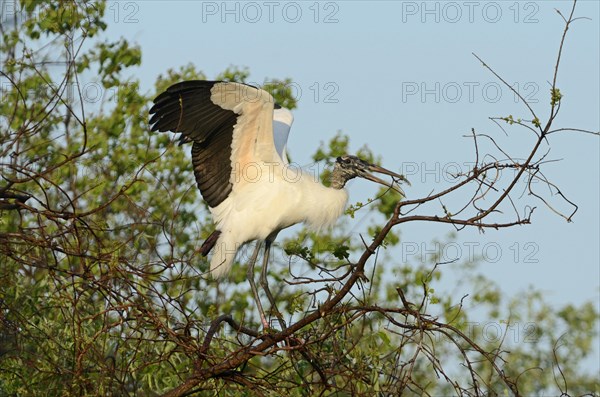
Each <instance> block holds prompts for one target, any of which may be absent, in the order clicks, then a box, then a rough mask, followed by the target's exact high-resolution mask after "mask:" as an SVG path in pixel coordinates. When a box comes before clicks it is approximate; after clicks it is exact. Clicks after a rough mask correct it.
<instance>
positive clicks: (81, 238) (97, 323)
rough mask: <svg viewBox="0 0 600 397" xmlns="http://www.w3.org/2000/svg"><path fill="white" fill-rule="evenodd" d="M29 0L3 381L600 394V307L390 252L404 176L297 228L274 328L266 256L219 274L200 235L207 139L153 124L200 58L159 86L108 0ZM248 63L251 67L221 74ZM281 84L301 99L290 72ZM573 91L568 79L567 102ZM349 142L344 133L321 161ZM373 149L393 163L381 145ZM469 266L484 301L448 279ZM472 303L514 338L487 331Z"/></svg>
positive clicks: (7, 264) (113, 388)
mask: <svg viewBox="0 0 600 397" xmlns="http://www.w3.org/2000/svg"><path fill="white" fill-rule="evenodd" d="M19 10H20V12H19V18H16V17H15V19H14V20H13V21H7V22H6V23H3V24H2V25H0V34H1V35H2V42H1V43H0V47H1V50H2V53H3V54H5V55H6V56H5V57H3V60H2V66H1V72H0V79H1V80H0V81H1V82H2V85H1V87H2V92H1V95H2V98H3V100H2V101H1V102H0V140H1V142H2V143H1V146H0V168H1V169H2V181H0V216H1V217H0V256H1V258H2V259H1V263H2V266H1V267H0V394H1V395H15V396H20V395H65V396H70V395H73V396H75V395H76V396H84V395H157V394H161V393H168V392H171V394H172V395H177V393H178V392H181V393H180V394H183V392H184V389H185V390H191V391H196V392H198V393H199V394H206V395H248V394H272V395H275V394H276V395H281V394H284V393H286V394H289V395H298V396H303V395H313V394H318V393H322V394H334V395H340V396H342V395H360V394H362V395H373V394H375V393H384V394H400V393H405V394H418V395H421V394H429V395H438V394H444V395H446V394H457V395H470V394H477V393H480V394H481V393H482V392H483V393H487V394H490V395H498V394H504V393H509V392H513V393H514V391H515V390H517V389H518V391H519V393H521V394H527V395H529V394H533V393H540V394H558V393H559V391H560V392H565V393H569V394H572V395H576V394H583V393H596V394H598V393H600V384H599V383H598V381H597V379H596V378H595V377H594V375H593V374H586V373H585V372H584V371H582V369H581V367H580V365H579V363H580V360H581V359H582V358H585V357H587V356H588V355H589V354H590V353H591V352H592V349H591V346H592V344H593V343H594V342H597V335H596V334H595V332H596V330H595V326H596V324H597V322H598V320H599V315H598V312H597V309H596V307H595V306H594V305H593V304H592V303H585V304H583V305H581V306H580V307H574V306H572V305H565V306H564V307H560V308H553V307H551V306H549V305H548V303H547V302H545V300H544V297H543V295H542V294H541V293H540V292H539V291H536V290H530V291H524V292H523V293H522V295H521V296H517V297H513V298H512V299H508V298H507V297H506V296H504V295H503V294H502V292H501V289H500V286H498V285H496V284H495V283H494V282H493V281H491V280H488V279H485V278H483V277H482V276H481V275H479V274H478V273H477V272H476V269H477V267H476V264H474V263H460V264H452V265H451V266H452V268H448V267H444V266H438V262H439V261H438V260H437V259H438V258H433V259H432V260H431V261H430V262H422V263H404V262H402V261H401V260H399V259H398V258H396V257H394V255H393V250H391V249H390V250H384V249H383V248H385V247H393V246H394V245H397V244H398V243H399V242H400V239H401V236H400V235H399V234H398V233H397V232H394V231H393V230H391V229H392V226H393V225H392V224H390V223H389V221H388V220H394V219H396V220H399V219H400V218H398V215H399V210H400V206H399V203H407V202H406V201H404V202H403V201H402V197H401V196H400V195H399V194H397V193H395V192H393V191H387V190H381V191H380V192H378V194H377V196H376V197H374V198H373V199H372V200H370V201H369V202H368V203H353V204H352V206H351V207H350V209H349V211H348V214H347V216H346V217H344V219H342V220H341V221H340V223H339V226H338V227H337V228H336V229H334V230H330V231H322V232H321V233H319V234H315V233H314V232H310V231H308V230H300V231H299V232H298V233H297V234H296V235H294V236H292V237H288V238H287V239H284V240H282V242H281V243H280V244H279V245H278V247H276V253H275V254H274V256H275V258H276V263H277V264H276V265H275V266H271V270H270V279H271V285H272V287H271V289H272V291H273V292H274V294H275V295H276V296H277V301H278V302H279V307H278V308H279V310H280V311H281V312H282V313H284V317H285V319H286V321H287V323H288V324H291V326H290V328H289V329H286V330H283V331H285V332H278V331H280V330H278V329H277V326H278V325H276V324H274V328H273V330H272V331H273V333H274V334H273V335H271V336H269V335H266V336H265V335H263V334H261V333H259V332H257V331H255V330H256V329H257V327H258V318H257V313H255V310H254V306H253V304H252V300H251V297H250V294H249V288H248V286H247V282H246V280H245V268H244V266H243V264H244V261H245V259H247V258H248V255H249V253H250V252H249V251H248V252H243V253H242V255H241V256H240V257H239V258H238V263H236V265H235V266H234V268H233V270H232V272H231V275H230V277H229V279H228V280H225V281H218V282H217V281H214V280H210V279H209V278H208V277H207V276H206V271H207V262H206V259H205V258H203V257H201V256H200V255H199V254H198V253H197V250H198V248H199V244H200V243H201V242H202V241H203V239H204V238H206V237H207V236H208V235H209V234H210V232H211V231H212V225H211V222H210V218H209V216H208V213H207V211H206V207H205V206H203V205H201V204H199V203H201V198H200V196H199V194H198V192H197V189H196V187H195V181H194V178H193V175H192V173H191V167H190V161H189V154H188V153H187V151H188V150H189V149H188V148H186V149H185V150H181V149H182V148H178V147H177V146H176V145H175V144H174V142H175V138H174V137H172V136H170V135H167V134H151V133H149V131H148V125H147V121H148V119H147V112H148V108H149V103H150V102H151V100H152V98H153V97H155V95H156V94H158V93H159V92H161V91H162V90H164V89H165V88H166V87H168V86H169V85H170V84H172V83H174V82H177V81H181V80H188V79H203V78H206V76H205V75H204V74H203V73H202V72H201V71H199V70H197V69H196V68H195V66H193V65H184V66H182V67H180V68H179V69H177V70H167V71H166V72H165V74H164V75H161V76H158V78H157V81H156V84H155V87H154V90H153V92H151V93H142V92H140V88H139V87H140V82H139V81H138V80H137V79H136V78H135V77H133V76H134V71H135V70H136V68H138V67H140V65H141V60H142V58H141V50H140V49H139V48H138V47H136V46H135V45H133V44H131V43H130V42H129V41H127V40H126V39H120V40H118V41H115V42H109V41H106V40H103V39H98V38H96V37H97V36H98V33H100V32H102V31H104V30H105V29H107V28H108V26H107V24H106V22H105V19H104V11H105V3H103V2H91V1H90V2H88V1H83V2H71V1H60V2H52V1H35V2H34V1H21V2H20V9H19ZM84 43H85V45H84ZM49 61H51V62H54V64H56V63H59V64H60V65H61V66H62V68H61V69H59V70H58V71H57V69H55V68H51V67H49V66H47V65H48V64H49V63H48V62H49ZM249 76H250V72H249V71H248V70H247V69H243V68H237V67H233V66H232V67H229V68H227V69H226V70H225V71H224V72H223V73H222V74H221V75H219V76H215V78H216V79H225V80H235V81H247V79H248V78H249ZM266 81H267V82H268V83H267V84H265V85H264V88H265V89H267V90H268V91H270V92H272V93H273V95H274V97H275V99H276V101H277V102H278V103H281V104H282V105H284V106H287V107H290V108H293V107H295V106H296V102H295V100H294V98H293V97H292V93H291V91H290V90H289V87H290V82H291V80H290V79H289V78H282V79H270V80H269V79H267V80H266ZM92 89H96V91H92ZM92 92H96V93H97V95H94V96H92V94H91V93H92ZM562 102H563V101H562V95H561V94H560V91H559V90H558V88H556V87H553V88H552V97H551V105H552V106H553V107H554V106H555V105H557V104H559V103H562ZM554 116H555V115H553V117H554ZM511 120H513V119H512V116H511ZM518 120H519V122H518V123H517V122H515V123H517V124H519V123H520V119H518ZM533 120H537V123H536V122H533V123H534V124H535V126H536V127H538V128H539V127H540V125H541V124H540V121H539V119H538V118H537V117H535V118H533ZM511 124H512V123H511ZM348 149H349V138H348V137H347V136H346V135H343V134H341V133H338V134H337V135H336V136H334V137H333V138H332V139H331V140H330V141H329V142H326V143H324V144H323V145H322V147H321V148H319V149H318V151H317V153H316V154H315V155H314V157H313V158H314V161H315V162H325V163H326V164H328V163H327V162H328V161H329V159H331V158H335V157H336V156H339V155H342V154H344V153H346V152H347V151H348ZM358 154H359V155H360V156H361V157H363V158H365V159H367V160H370V161H372V162H379V161H380V159H379V158H376V157H375V156H374V155H373V153H371V151H370V150H369V149H368V148H367V147H366V146H365V147H363V148H361V149H360V150H359V153H358ZM478 164H479V163H478ZM482 167H484V165H483V164H482ZM524 168H526V167H524ZM322 178H323V181H324V182H327V180H328V173H327V172H326V173H324V174H323V175H322ZM403 205H404V204H403ZM357 211H369V224H368V225H367V226H366V230H367V232H368V234H369V236H370V237H360V236H356V235H350V233H349V232H348V230H349V225H350V224H351V222H352V217H353V216H354V214H355V213H356V212H357ZM459 213H460V212H459V211H454V214H449V213H448V212H446V218H445V219H446V220H447V221H448V222H450V221H451V219H450V218H451V217H454V216H455V215H458V214H459ZM451 215H452V216H451ZM439 218H444V215H442V216H440V217H439ZM439 218H438V220H439ZM453 225H455V226H456V225H460V224H459V223H457V224H454V223H453ZM481 227H485V225H484V224H481ZM365 236H366V235H365ZM450 241H451V239H450ZM365 247H367V248H366V251H365ZM371 247H374V248H371ZM249 250H250V248H249ZM371 251H372V252H371ZM375 252H377V253H379V254H380V255H379V256H378V257H377V258H376V259H374V260H370V261H368V262H367V260H369V259H370V257H371V255H372V254H373V253H375ZM383 263H385V266H383ZM292 265H293V266H292ZM365 266H366V267H365ZM384 268H387V269H394V270H392V271H387V272H386V271H384V270H383V269H384ZM357 269H359V270H357ZM447 269H448V270H447ZM450 272H452V273H456V272H462V273H461V274H462V280H463V282H464V283H467V284H468V285H470V286H472V289H473V291H474V293H473V295H472V297H470V298H468V299H460V298H459V297H457V296H455V295H453V294H448V295H444V294H440V293H438V292H436V291H438V290H439V285H440V284H442V282H443V281H444V280H445V277H447V274H448V273H450ZM348 280H353V281H352V283H350V282H349V281H348ZM343 292H345V294H342V293H343ZM338 296H339V297H340V299H339V300H337V301H336V300H335V299H337V298H336V297H338ZM467 303H470V304H471V305H473V306H477V307H478V310H479V311H481V310H483V311H485V312H486V318H487V319H488V320H487V323H489V324H493V327H494V328H493V329H494V330H496V329H499V330H500V332H501V337H499V335H498V334H493V335H492V336H493V337H490V334H489V333H486V332H484V329H481V328H480V327H477V326H474V324H478V323H477V321H476V320H475V319H474V316H475V314H474V313H473V311H471V310H467V307H466V305H467ZM309 320H310V321H309ZM224 323H227V324H228V326H224V325H223V324H224ZM524 324H525V326H524ZM527 324H531V327H528V326H527ZM490 329H491V328H490ZM516 332H518V335H519V337H514V336H515V335H517V333H516ZM511 337H513V338H512V339H511ZM277 338H280V339H277ZM273 341H275V342H273ZM277 342H279V343H277ZM262 346H267V347H268V349H267V348H265V347H262ZM260 349H263V350H260ZM253 350H255V351H257V352H262V354H252V353H251V351H253ZM236 360H237V361H236ZM238 361H239V363H238V364H237V365H234V366H232V367H228V365H229V364H228V363H231V362H238ZM498 369H500V370H498ZM202 371H205V372H202ZM207 371H208V372H207ZM211 371H212V372H211ZM219 371H220V372H219ZM201 373H208V375H207V376H205V377H204V378H201V377H200V375H198V374H201ZM510 382H514V384H516V385H517V388H513V387H512V384H511V383H510ZM190 385H191V386H190ZM188 386H190V387H188ZM186 388H187V389H186Z"/></svg>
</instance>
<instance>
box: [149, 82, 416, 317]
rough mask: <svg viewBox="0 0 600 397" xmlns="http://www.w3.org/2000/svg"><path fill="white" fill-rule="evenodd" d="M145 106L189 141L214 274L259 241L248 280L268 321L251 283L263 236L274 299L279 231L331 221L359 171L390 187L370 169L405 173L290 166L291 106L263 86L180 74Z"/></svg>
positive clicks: (354, 162) (350, 166) (357, 163)
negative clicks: (205, 209) (272, 265)
mask: <svg viewBox="0 0 600 397" xmlns="http://www.w3.org/2000/svg"><path fill="white" fill-rule="evenodd" d="M150 113H151V114H153V116H152V118H151V120H150V124H152V130H153V131H172V132H180V133H181V136H180V143H181V144H183V143H187V142H192V143H193V145H192V162H193V165H194V174H195V177H196V182H197V184H198V188H199V189H200V192H201V193H202V197H203V198H204V200H205V201H206V202H207V204H208V206H209V208H210V211H211V214H212V217H213V220H214V223H215V232H213V234H212V235H211V236H210V237H209V238H208V239H207V240H206V241H205V243H204V244H203V246H202V248H201V253H202V254H203V255H206V254H208V253H209V251H211V250H212V251H213V256H212V258H211V261H210V272H211V274H212V276H213V277H220V276H223V275H225V274H227V272H228V271H229V269H230V268H231V265H232V263H233V261H234V259H235V256H236V253H237V252H238V251H239V249H240V248H241V246H242V245H244V244H245V243H247V242H250V241H253V240H258V242H259V244H257V247H256V249H255V251H254V254H253V255H252V258H251V259H250V260H249V267H248V280H249V281H250V286H251V287H252V292H253V295H254V298H255V301H256V303H257V306H258V310H259V313H260V315H261V321H262V323H263V325H264V326H265V327H267V322H266V318H265V315H264V312H263V310H262V305H261V303H260V299H259V297H258V291H257V289H256V285H255V283H254V264H255V262H256V258H257V256H258V251H259V247H260V243H262V242H265V243H266V247H265V248H266V249H265V255H264V262H263V268H262V272H261V285H262V286H263V289H264V290H265V293H266V294H267V297H268V298H269V301H270V302H271V304H272V306H274V305H275V303H274V299H273V297H272V295H271V293H270V291H269V289H268V284H267V272H266V269H267V262H268V257H269V249H270V246H271V243H272V242H273V240H274V239H275V237H276V236H277V233H279V231H281V230H282V229H285V228H287V227H290V226H292V225H295V224H297V223H306V224H307V225H308V226H309V227H311V228H312V229H316V230H318V229H321V228H323V227H327V226H331V225H333V224H334V223H335V221H336V220H337V219H338V218H339V216H340V215H341V214H342V212H343V211H344V208H345V206H346V203H347V201H348V194H347V193H346V191H345V189H344V186H345V184H346V181H348V180H349V179H352V178H354V177H357V176H360V177H363V178H367V179H370V180H372V181H375V182H378V183H382V184H384V185H387V186H390V187H392V188H396V187H395V186H397V185H395V183H391V184H390V183H387V182H385V181H383V180H381V179H379V178H377V177H375V176H373V175H372V174H371V173H370V172H379V173H384V174H387V175H391V176H392V177H396V178H399V179H404V178H403V177H402V176H401V175H398V174H396V173H393V172H391V171H388V170H386V169H384V168H381V167H378V166H376V165H373V164H370V163H367V162H366V161H363V160H361V159H359V158H358V157H355V156H348V155H346V156H341V157H338V158H337V159H336V162H335V165H334V169H333V171H332V174H331V185H330V186H329V187H326V186H324V185H323V184H321V182H320V181H319V178H318V176H316V175H310V174H308V173H302V171H301V170H300V169H299V168H298V167H292V166H290V164H289V162H288V158H287V153H286V150H287V137H288V134H289V130H290V127H291V125H292V122H293V117H292V114H291V112H290V111H289V110H287V109H283V108H281V107H278V106H276V105H275V104H274V101H273V97H272V96H271V95H270V94H269V93H267V92H266V91H264V90H261V89H259V88H256V87H252V86H249V85H246V84H241V83H232V82H222V81H204V80H194V81H184V82H181V83H178V84H175V85H172V86H171V87H169V88H168V89H167V90H166V91H165V92H163V93H162V94H160V95H159V96H158V97H156V99H155V100H154V106H153V107H152V109H150ZM279 320H280V322H281V323H282V324H283V320H282V319H281V317H279Z"/></svg>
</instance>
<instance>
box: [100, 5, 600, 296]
mask: <svg viewBox="0 0 600 397" xmlns="http://www.w3.org/2000/svg"><path fill="white" fill-rule="evenodd" d="M555 8H557V9H559V10H561V11H562V12H563V13H565V14H566V13H568V12H569V11H570V8H571V3H570V2H564V1H553V2H547V1H538V2H514V1H506V2H504V1H498V2H485V1H484V2H478V1H474V2H421V1H417V2H412V1H404V2H401V1H399V2H392V1H379V2H378V1H370V2H366V1H335V2H314V1H308V2H290V1H264V2H263V1H258V2H221V1H216V2H211V1H204V2H201V1H169V2H167V1H137V2H134V1H121V2H114V3H111V4H110V5H109V7H108V9H107V16H108V20H109V31H108V32H107V34H108V35H110V36H111V37H112V36H115V37H117V36H125V37H127V38H128V39H129V40H130V41H132V42H137V43H138V44H139V45H141V48H142V50H143V64H142V67H141V68H139V70H138V73H137V75H138V77H139V78H140V79H141V81H142V84H143V87H144V89H146V90H150V89H151V87H152V84H153V83H154V81H155V79H156V77H157V76H158V75H159V74H161V73H164V72H165V71H166V70H167V69H168V68H177V67H179V66H181V65H185V64H187V63H190V62H191V63H194V64H195V65H196V66H197V68H198V69H199V70H202V71H204V72H205V73H206V75H207V76H208V77H209V78H210V77H214V76H216V75H217V74H218V73H219V72H221V71H223V70H224V69H225V68H226V67H227V66H230V65H237V66H246V67H248V68H249V70H250V71H251V76H250V80H251V81H252V82H256V83H258V84H262V83H263V82H264V81H265V79H268V78H285V77H290V78H291V79H292V80H293V82H294V83H293V84H294V88H295V89H296V90H297V93H298V94H297V98H298V99H299V103H298V109H296V110H295V124H294V126H293V128H292V133H291V135H290V140H289V145H288V147H289V151H290V153H291V155H292V157H293V159H294V160H295V161H297V162H299V163H300V164H309V163H310V155H311V154H312V153H314V151H315V150H316V148H317V147H318V145H319V142H320V141H327V140H328V139H329V138H330V137H332V136H334V135H335V133H336V132H337V131H339V130H341V131H342V132H344V133H345V134H348V135H349V136H350V137H351V144H352V148H353V150H356V149H358V148H359V147H360V146H362V145H363V144H365V143H366V144H368V145H369V147H370V148H371V149H372V150H373V151H374V153H376V154H378V155H380V156H381V157H382V159H383V164H384V166H386V167H388V168H390V169H394V170H400V171H403V172H405V173H407V176H409V178H410V179H411V181H412V182H413V186H412V187H411V188H408V189H407V193H408V195H409V197H411V198H415V197H421V196H423V195H426V194H427V193H428V192H430V191H432V190H437V191H439V190H441V189H442V188H444V187H445V186H448V184H449V182H450V180H449V178H448V176H447V175H446V174H444V171H448V170H455V169H457V168H456V167H459V169H461V170H463V171H466V170H467V167H468V164H467V165H465V164H464V163H465V162H471V161H473V150H472V142H471V141H470V140H469V139H466V138H464V137H463V135H465V134H468V133H469V132H470V130H471V128H475V129H476V131H477V132H479V133H487V134H490V135H492V136H494V137H495V138H497V139H498V141H499V142H501V143H502V144H503V145H505V147H506V148H508V149H509V150H511V151H512V152H513V153H514V154H515V155H516V156H517V157H519V156H521V157H522V156H524V155H526V154H527V151H528V149H529V148H530V147H531V145H532V144H533V143H534V139H533V137H532V135H531V133H528V132H527V131H525V130H523V129H519V128H510V129H508V130H507V132H508V136H506V135H505V134H504V133H503V132H502V131H501V130H500V129H499V128H498V127H497V126H496V125H495V124H494V123H492V122H491V121H490V120H489V119H488V117H489V116H506V115H509V114H512V115H513V116H514V117H515V118H517V117H523V118H530V117H529V116H530V115H529V114H528V113H527V111H526V108H525V107H524V106H523V103H521V102H520V101H518V100H516V98H515V97H514V95H513V94H512V93H511V92H510V91H509V90H508V89H507V88H506V87H505V86H503V85H502V84H501V83H500V82H499V81H498V80H497V79H495V78H494V76H493V75H492V74H491V73H489V72H488V71H487V70H486V69H485V68H483V67H482V66H481V64H480V62H478V61H477V60H476V59H475V57H474V56H473V55H472V53H476V54H477V55H478V56H480V57H481V58H482V59H483V60H485V62H486V63H487V64H489V65H490V66H491V67H493V68H494V70H496V71H497V72H498V73H499V74H500V75H501V76H502V77H503V78H504V79H506V80H507V81H508V82H510V83H511V84H514V86H515V87H516V88H517V89H518V91H519V92H520V93H521V95H523V96H524V97H526V98H527V99H528V100H529V101H530V102H531V105H532V107H533V108H534V110H536V111H537V112H539V114H540V115H541V116H542V119H543V118H545V117H546V116H547V114H548V109H549V106H548V105H549V100H550V98H549V89H550V85H549V81H551V79H552V73H553V70H554V63H555V59H556V54H557V50H558V45H559V41H560V37H561V35H562V31H563V21H562V19H561V17H560V16H559V15H558V14H557V12H556V11H555ZM576 15H578V16H585V17H589V18H591V20H580V21H578V22H576V23H575V24H574V25H573V26H572V29H571V30H570V31H569V34H568V36H567V40H566V42H565V51H564V53H563V60H562V64H561V70H560V74H559V78H558V87H559V88H560V90H561V92H562V93H563V95H564V97H563V103H562V108H561V113H560V115H559V118H558V120H557V121H556V124H555V125H556V127H577V128H585V129H590V130H595V131H598V130H599V129H600V119H599V110H598V109H600V103H599V102H600V100H599V99H600V98H599V97H600V82H599V67H600V55H599V48H600V43H599V37H600V32H599V20H600V11H599V2H597V1H580V2H579V3H578V6H577V11H576ZM550 143H551V145H552V148H551V152H550V154H549V156H548V158H551V159H562V160H561V161H560V162H555V163H550V164H548V165H547V167H546V171H545V175H546V176H547V177H548V178H549V179H550V180H552V181H553V182H554V183H556V184H557V185H558V186H560V188H561V191H562V192H563V193H564V194H565V195H566V196H567V197H568V198H569V199H570V200H572V201H574V202H575V203H576V204H577V205H578V206H579V211H578V212H577V214H576V215H575V217H574V222H573V223H566V222H565V220H564V219H562V218H560V217H559V216H557V215H555V214H554V213H552V212H551V211H550V210H549V209H548V208H546V207H545V206H544V205H543V204H542V203H540V202H537V203H536V202H534V201H533V200H531V198H528V197H526V196H525V197H524V198H522V199H520V200H517V205H518V206H520V208H522V207H523V206H524V205H526V204H532V203H533V204H535V205H537V207H538V209H537V210H536V211H535V213H534V216H533V224H532V225H528V226H520V227H516V228H511V229H504V230H498V231H496V230H488V231H487V232H486V233H485V234H480V233H479V232H478V231H477V230H464V231H462V232H460V233H459V234H458V240H457V244H458V245H457V246H455V247H454V251H453V252H452V253H448V254H449V256H454V257H456V256H457V255H456V254H458V257H459V259H462V260H466V259H468V258H467V256H468V254H469V252H474V254H476V255H479V256H481V255H483V256H484V257H485V258H487V259H485V260H484V261H483V263H482V265H481V267H480V269H479V270H480V271H481V272H482V273H484V274H485V275H486V276H487V277H489V278H492V279H494V280H496V281H497V282H498V283H499V284H500V285H501V286H502V289H503V291H505V292H506V293H508V294H510V295H512V294H515V293H517V292H518V291H521V290H524V289H527V288H528V287H529V286H535V287H536V288H538V289H540V290H542V291H543V292H544V293H545V294H546V295H547V299H548V300H549V301H550V302H551V303H552V304H555V305H557V306H559V305H563V304H566V303H574V304H580V303H582V302H584V301H586V300H590V299H593V300H595V301H596V302H598V300H599V286H600V270H599V264H600V258H599V241H600V236H599V224H600V214H599V202H600V197H599V191H600V187H599V181H600V175H599V169H600V165H599V158H600V139H598V137H594V136H591V135H586V134H580V133H572V132H564V133H560V134H556V135H554V136H552V137H551V138H550ZM488 148H489V147H488ZM507 177H508V175H506V176H504V178H507ZM524 187H525V184H524V183H522V184H521V186H520V191H522V190H523V188H524ZM539 189H540V191H543V186H542V185H541V184H539ZM349 190H350V195H351V201H356V200H362V199H364V198H366V197H369V196H371V195H373V194H374V192H375V191H376V188H375V187H374V186H372V185H369V184H363V183H361V182H354V183H353V184H351V185H350V187H349ZM550 200H551V202H552V203H553V205H556V206H557V207H558V208H560V209H563V210H565V211H568V209H569V207H568V206H566V205H564V202H561V201H560V200H559V199H558V198H557V197H552V198H551V199H550ZM449 203H452V202H449ZM435 210H436V211H438V213H439V207H436V208H435ZM431 211H433V207H431ZM510 215H511V214H510V212H507V214H506V216H507V217H510ZM497 219H498V220H501V219H502V218H497ZM504 219H508V218H504ZM452 230H453V229H452V228H451V227H448V225H435V224H406V225H405V226H403V227H402V229H401V234H402V240H403V244H404V245H403V246H402V247H400V248H399V249H400V251H399V252H397V253H396V255H398V256H400V255H401V256H402V257H403V258H404V257H409V259H413V260H416V259H417V255H416V254H413V253H407V250H412V251H410V252H414V249H415V247H416V249H417V253H424V254H426V253H427V251H428V250H431V249H434V248H435V247H433V246H432V245H431V243H430V242H431V241H432V240H433V239H436V238H437V239H444V238H445V236H446V235H447V233H448V232H451V231H452ZM470 247H472V248H470ZM402 249H404V250H403V251H402ZM470 249H472V250H473V251H469V250H470ZM446 259H452V258H446ZM455 287H456V286H452V288H455ZM465 288H466V286H465ZM459 291H462V292H464V293H469V291H467V290H464V291H463V290H460V289H459Z"/></svg>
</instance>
